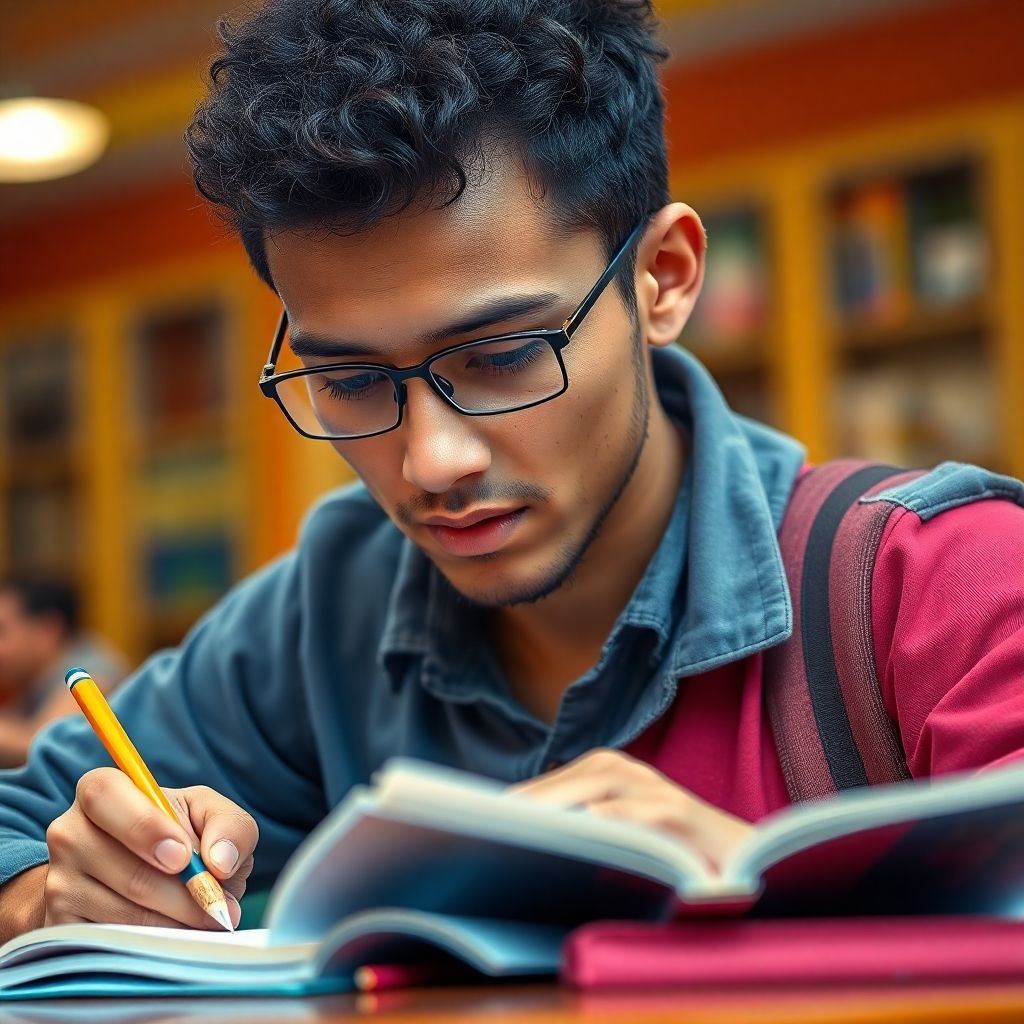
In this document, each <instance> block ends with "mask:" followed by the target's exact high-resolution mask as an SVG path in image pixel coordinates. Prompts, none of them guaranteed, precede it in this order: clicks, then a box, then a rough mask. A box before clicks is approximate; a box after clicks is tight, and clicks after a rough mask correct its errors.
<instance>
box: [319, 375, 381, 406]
mask: <svg viewBox="0 0 1024 1024" xmlns="http://www.w3.org/2000/svg"><path fill="white" fill-rule="evenodd" d="M386 381H387V378H386V377H385V376H384V374H382V373H358V374H352V375H350V376H347V377H323V378H321V381H320V388H319V390H320V391H323V392H326V393H327V394H328V395H329V396H330V397H331V398H337V399H339V400H341V401H348V402H351V401H354V400H356V399H359V398H367V397H369V395H370V394H371V393H372V392H373V391H374V390H375V389H376V388H377V387H379V386H380V385H381V384H382V383H385V382H386Z"/></svg>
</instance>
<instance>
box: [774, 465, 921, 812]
mask: <svg viewBox="0 0 1024 1024" xmlns="http://www.w3.org/2000/svg"><path fill="white" fill-rule="evenodd" d="M919 475H921V471H909V472H908V471H906V470H900V469H897V468H896V467H893V466H882V465H878V464H874V463H869V462H863V461H858V460H853V459H841V460H836V461H834V462H828V463H825V464H823V465H821V466H817V467H815V468H813V469H810V470H808V471H806V472H805V473H804V474H803V475H802V476H801V477H800V478H799V480H798V481H797V483H796V486H795V488H794V491H793V494H792V496H791V498H790V502H789V505H788V507H787V509H786V514H785V517H784V519H783V523H782V528H781V530H780V533H779V545H780V548H781V550H782V559H783V563H784V565H785V567H786V576H787V579H788V582H789V587H790V594H791V597H792V602H793V635H792V636H791V637H790V639H789V640H787V641H786V642H785V643H783V644H780V645H779V646H777V647H773V648H771V649H769V650H768V651H766V652H765V692H766V700H767V708H768V716H769V719H770V721H771V725H772V731H773V732H774V735H775V742H776V747H777V748H778V752H779V758H780V761H781V763H782V770H783V773H784V775H785V778H786V787H787V789H788V790H789V795H790V798H791V799H792V800H794V801H800V800H808V799H812V798H815V797H823V796H829V795H832V794H834V793H837V792H838V791H839V790H842V789H850V788H852V787H855V786H866V785H878V784H881V783H887V782H896V781H899V780H900V779H906V778H909V772H908V770H907V766H906V758H905V755H904V752H903V747H902V744H901V742H900V737H899V732H898V730H897V728H896V725H895V723H894V722H893V721H892V719H891V718H890V717H889V715H888V712H887V711H886V708H885V704H884V701H883V699H882V691H881V687H880V686H879V682H878V674H877V670H876V667H875V652H874V642H873V639H872V624H871V587H872V578H873V574H874V566H875V556H876V555H877V553H878V545H879V542H880V540H881V538H882V533H883V531H884V529H885V524H886V522H887V521H888V519H889V516H890V515H891V514H892V510H893V508H894V507H895V506H894V505H893V504H890V503H889V502H871V503H863V504H862V503H860V502H859V501H858V499H859V498H860V497H862V496H864V495H867V494H872V493H875V492H877V491H879V490H882V489H883V485H885V486H892V485H893V484H895V483H899V482H903V481H905V480H909V479H913V478H914V477H916V476H919Z"/></svg>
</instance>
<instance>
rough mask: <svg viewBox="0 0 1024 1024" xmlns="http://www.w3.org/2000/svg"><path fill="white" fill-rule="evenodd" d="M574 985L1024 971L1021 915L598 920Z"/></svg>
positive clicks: (947, 976) (581, 935)
mask: <svg viewBox="0 0 1024 1024" xmlns="http://www.w3.org/2000/svg"><path fill="white" fill-rule="evenodd" d="M561 974H562V980H563V981H564V982H565V983H566V984H568V985H572V986H574V987H576V988H582V989H596V988H639V987H648V988H649V987H652V986H655V987H656V986H667V987H673V986H675V987H691V986H710V985H718V986H722V985H744V984H752V985H754V984H756V985H764V984H766V983H769V984H775V983H778V984H789V985H792V984H804V983H807V984H818V983H837V982H846V983H851V982H852V983H869V984H871V985H877V984H878V983H880V982H881V983H904V982H922V981H935V982H991V981H1024V921H1013V920H1008V919H1006V918H992V917H952V916H951V917H945V916H934V917H861V918H815V919H781V920H701V921H691V922H676V923H672V924H651V923H644V922H624V921H598V922H594V923H593V924H587V925H584V926H583V927H581V928H578V929H577V930H576V931H574V932H573V933H572V934H571V935H570V936H569V937H568V939H567V940H566V943H565V946H564V947H563V950H562V971H561Z"/></svg>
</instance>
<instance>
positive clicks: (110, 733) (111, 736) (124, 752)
mask: <svg viewBox="0 0 1024 1024" xmlns="http://www.w3.org/2000/svg"><path fill="white" fill-rule="evenodd" d="M64 682H66V683H67V685H68V689H69V690H70V691H71V694H72V696H73V697H74V698H75V700H76V701H78V706H79V707H80V708H81V709H82V712H83V713H84V715H85V717H86V718H87V719H88V720H89V724H90V725H91V726H92V727H93V729H94V730H95V732H96V735H97V736H98V737H99V738H100V742H101V743H102V744H103V746H105V747H106V748H107V753H108V754H109V755H110V756H111V758H112V759H113V761H114V764H116V765H117V767H118V768H120V769H121V771H123V772H124V773H125V775H127V776H128V778H129V779H131V780H132V782H134V783H135V785H136V786H137V787H138V789H139V790H140V791H141V792H142V793H143V794H144V795H145V796H147V797H149V799H150V800H151V801H152V802H153V803H154V804H156V806H157V807H159V808H160V810H162V811H164V812H165V813H166V814H168V815H169V816H170V817H171V818H173V819H174V821H178V816H177V814H175V813H174V808H173V807H172V806H171V803H170V801H169V800H168V799H167V797H166V796H165V795H164V791H163V790H162V789H161V788H160V787H159V786H158V785H157V781H156V779H154V778H153V773H152V772H150V770H149V769H148V768H147V767H146V762H145V761H143V760H142V756H141V755H140V754H139V752H138V751H137V750H136V749H135V744H133V743H132V741H131V740H130V739H129V738H128V734H127V733H126V732H125V731H124V728H123V727H122V725H121V723H120V722H119V721H118V720H117V716H116V715H115V714H114V712H113V710H112V709H111V707H110V705H109V704H108V703H107V701H106V698H105V697H104V696H103V694H102V692H101V691H100V688H99V687H98V686H97V685H96V683H95V681H94V680H93V678H92V676H90V675H89V673H88V672H86V671H85V669H82V668H70V669H68V671H67V673H66V674H65V676H64ZM179 824H180V822H179ZM178 877H179V878H181V880H182V881H183V882H184V883H185V887H186V888H187V889H188V891H189V892H190V893H191V894H192V898H193V899H194V900H195V901H196V903H198V904H199V906H200V907H201V908H202V909H203V910H204V911H206V913H207V914H209V915H210V917H212V918H213V919H214V921H216V922H217V923H218V924H219V925H221V926H222V927H224V928H226V929H227V930H228V931H229V932H231V931H234V928H233V927H232V926H231V916H230V914H229V913H228V904H227V900H226V899H225V898H224V890H223V889H222V888H221V887H220V882H218V881H217V879H216V878H214V877H213V875H211V874H210V872H209V871H207V870H206V865H205V864H204V863H203V861H202V858H201V857H200V856H199V854H198V853H197V852H196V851H195V850H193V851H192V860H191V861H190V862H189V865H188V867H187V868H185V870H184V871H182V872H181V873H180V875H179V876H178Z"/></svg>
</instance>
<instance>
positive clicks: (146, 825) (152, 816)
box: [75, 768, 192, 874]
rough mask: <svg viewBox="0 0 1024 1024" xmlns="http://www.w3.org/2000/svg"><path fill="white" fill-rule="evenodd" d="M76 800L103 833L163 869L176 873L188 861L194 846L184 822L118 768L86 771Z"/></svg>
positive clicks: (86, 815)
mask: <svg viewBox="0 0 1024 1024" xmlns="http://www.w3.org/2000/svg"><path fill="white" fill-rule="evenodd" d="M75 802H76V803H77V804H78V806H79V807H80V808H81V809H82V812H83V813H84V815H85V817H86V818H87V819H88V820H89V821H91V822H92V823H93V824H94V825H96V826H97V827H98V828H99V829H100V830H101V831H102V832H105V833H106V834H107V835H108V836H110V837H111V838H112V839H115V840H116V841H117V842H118V843H120V844H121V846H123V847H125V848H126V849H128V850H130V851H131V852H132V853H134V854H135V855H136V857H140V858H141V859H142V860H144V861H146V862H147V863H149V864H152V865H153V866H154V867H155V868H157V869H159V870H160V871H163V872H165V873H170V874H177V873H178V872H179V871H182V870H183V869H184V868H185V865H186V864H188V862H189V858H190V857H191V856H192V847H191V843H190V840H189V837H188V835H187V834H186V832H185V830H184V829H183V828H182V827H181V824H180V823H179V822H177V821H174V820H172V819H171V818H170V817H169V816H168V815H167V813H166V812H164V811H163V810H161V809H160V808H158V807H156V806H154V805H153V804H152V803H150V802H149V800H148V799H147V798H146V797H145V796H144V795H143V794H142V793H141V792H139V790H138V789H136V788H135V786H134V784H133V783H132V781H131V780H130V779H129V778H128V776H127V775H125V774H124V773H123V772H120V771H118V770H117V769H116V768H96V769H94V770H93V771H91V772H86V774H85V775H83V776H82V777H81V779H79V780H78V788H77V790H76V795H75Z"/></svg>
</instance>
